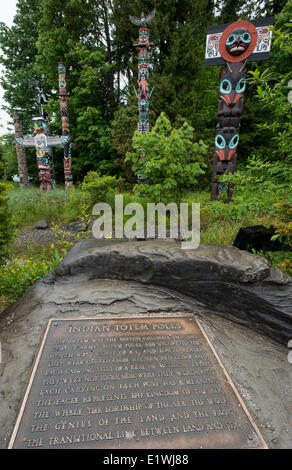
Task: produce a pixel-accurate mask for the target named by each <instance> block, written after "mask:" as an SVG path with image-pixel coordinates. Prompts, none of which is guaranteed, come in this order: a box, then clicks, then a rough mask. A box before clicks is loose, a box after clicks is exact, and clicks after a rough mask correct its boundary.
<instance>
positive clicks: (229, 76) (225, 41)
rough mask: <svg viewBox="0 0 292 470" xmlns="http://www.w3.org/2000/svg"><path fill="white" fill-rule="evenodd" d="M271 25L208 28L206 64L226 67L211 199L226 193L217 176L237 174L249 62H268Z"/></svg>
mask: <svg viewBox="0 0 292 470" xmlns="http://www.w3.org/2000/svg"><path fill="white" fill-rule="evenodd" d="M270 24H273V18H265V19H260V20H255V21H245V20H239V21H236V22H235V23H231V24H223V25H219V26H214V27H209V28H208V33H207V44H206V54H205V59H206V60H205V64H206V65H220V64H222V65H223V67H222V70H221V80H220V95H219V104H218V123H217V129H216V136H215V154H214V162H213V174H212V192H211V199H212V200H215V199H217V197H218V195H219V194H220V193H221V192H222V191H224V190H225V187H224V184H223V183H220V182H218V181H217V177H218V175H222V174H223V173H225V172H226V171H227V172H231V173H234V171H235V167H236V152H237V147H238V143H239V132H240V116H241V114H242V112H243V100H244V98H243V95H244V92H245V88H246V77H247V62H250V61H257V60H265V59H268V57H269V51H270V48H271V38H272V31H271V30H270V29H269V27H268V25H270ZM226 189H227V192H228V201H230V199H231V195H232V191H231V188H230V187H228V188H226Z"/></svg>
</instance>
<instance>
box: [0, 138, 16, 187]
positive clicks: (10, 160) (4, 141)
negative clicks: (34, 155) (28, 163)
mask: <svg viewBox="0 0 292 470" xmlns="http://www.w3.org/2000/svg"><path fill="white" fill-rule="evenodd" d="M0 152H1V160H2V164H3V168H1V172H2V171H3V170H5V177H6V178H7V179H9V180H11V177H12V176H13V175H17V174H18V166H17V156H16V150H15V145H14V143H13V136H12V135H11V134H6V135H2V136H1V137H0Z"/></svg>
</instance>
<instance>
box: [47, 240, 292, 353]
mask: <svg viewBox="0 0 292 470" xmlns="http://www.w3.org/2000/svg"><path fill="white" fill-rule="evenodd" d="M54 276H55V279H59V278H60V277H64V276H74V277H75V276H82V278H83V279H84V280H85V279H87V280H90V279H120V280H127V281H130V280H132V281H135V282H140V283H143V284H150V285H157V286H164V287H167V288H171V289H175V290H176V291H178V292H182V293H184V294H187V295H189V296H192V297H194V298H196V299H197V300H199V301H200V302H203V303H204V304H205V305H207V306H208V307H212V308H213V309H215V310H216V311H218V312H220V313H221V314H223V315H225V316H226V317H227V318H230V319H233V320H234V321H238V322H240V323H243V324H245V325H246V326H248V327H250V328H253V329H255V330H257V331H259V332H261V333H265V334H267V335H268V336H270V337H272V338H273V339H276V340H278V341H280V342H283V343H284V344H287V342H288V340H289V339H290V338H292V280H291V278H290V277H289V276H287V275H286V274H284V273H282V272H281V271H280V270H279V269H277V268H275V267H273V266H272V265H271V264H270V263H269V262H268V261H267V260H266V259H265V258H262V257H259V256H255V255H253V254H251V253H248V252H246V251H242V250H239V249H238V248H236V247H233V246H223V245H200V246H199V248H198V249H196V250H183V249H182V248H181V245H180V243H178V242H175V241H161V240H148V241H147V242H138V241H131V242H123V241H118V240H115V241H111V240H96V239H90V240H84V241H82V242H80V243H77V244H76V245H75V246H74V248H73V249H72V250H71V251H70V252H69V253H68V255H67V256H66V257H65V258H64V260H63V261H62V262H61V263H60V265H59V266H58V267H57V269H56V271H55V274H54Z"/></svg>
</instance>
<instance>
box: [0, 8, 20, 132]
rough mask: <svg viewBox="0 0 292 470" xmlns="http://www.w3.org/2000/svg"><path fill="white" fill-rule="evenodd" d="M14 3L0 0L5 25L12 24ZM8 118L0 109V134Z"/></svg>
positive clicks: (0, 88)
mask: <svg viewBox="0 0 292 470" xmlns="http://www.w3.org/2000/svg"><path fill="white" fill-rule="evenodd" d="M16 3H17V0H0V21H1V22H3V23H5V24H6V25H7V26H11V25H12V21H13V18H14V15H15V14H16ZM1 73H2V67H1ZM3 104H4V101H3V90H2V87H1V86H0V108H1V106H2V105H3ZM9 119H10V118H9V116H7V114H6V113H5V111H3V110H2V109H0V126H1V127H0V135H3V134H6V133H7V132H8V129H7V122H8V121H9ZM11 130H12V129H11Z"/></svg>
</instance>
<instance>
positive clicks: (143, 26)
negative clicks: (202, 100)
mask: <svg viewBox="0 0 292 470" xmlns="http://www.w3.org/2000/svg"><path fill="white" fill-rule="evenodd" d="M155 12H156V10H155V9H154V10H153V11H152V12H151V13H149V14H148V15H147V16H146V17H144V13H142V17H141V18H137V17H135V16H130V17H129V19H130V21H131V23H133V24H135V25H136V26H140V29H139V42H138V44H134V46H135V47H136V49H137V51H138V80H137V83H138V92H137V91H136V89H135V93H136V96H137V99H138V109H139V116H138V131H139V132H141V133H142V134H146V132H149V117H148V112H149V103H150V98H151V95H152V92H153V89H152V90H151V92H149V84H148V81H149V68H150V60H149V51H150V46H152V44H153V43H150V42H149V33H150V31H149V29H148V28H147V24H148V23H150V22H151V21H152V20H153V18H154V16H155ZM142 159H143V155H141V160H142ZM142 172H143V170H141V173H140V174H138V183H140V184H143V183H146V182H147V180H146V179H145V177H144V176H143V173H142Z"/></svg>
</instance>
